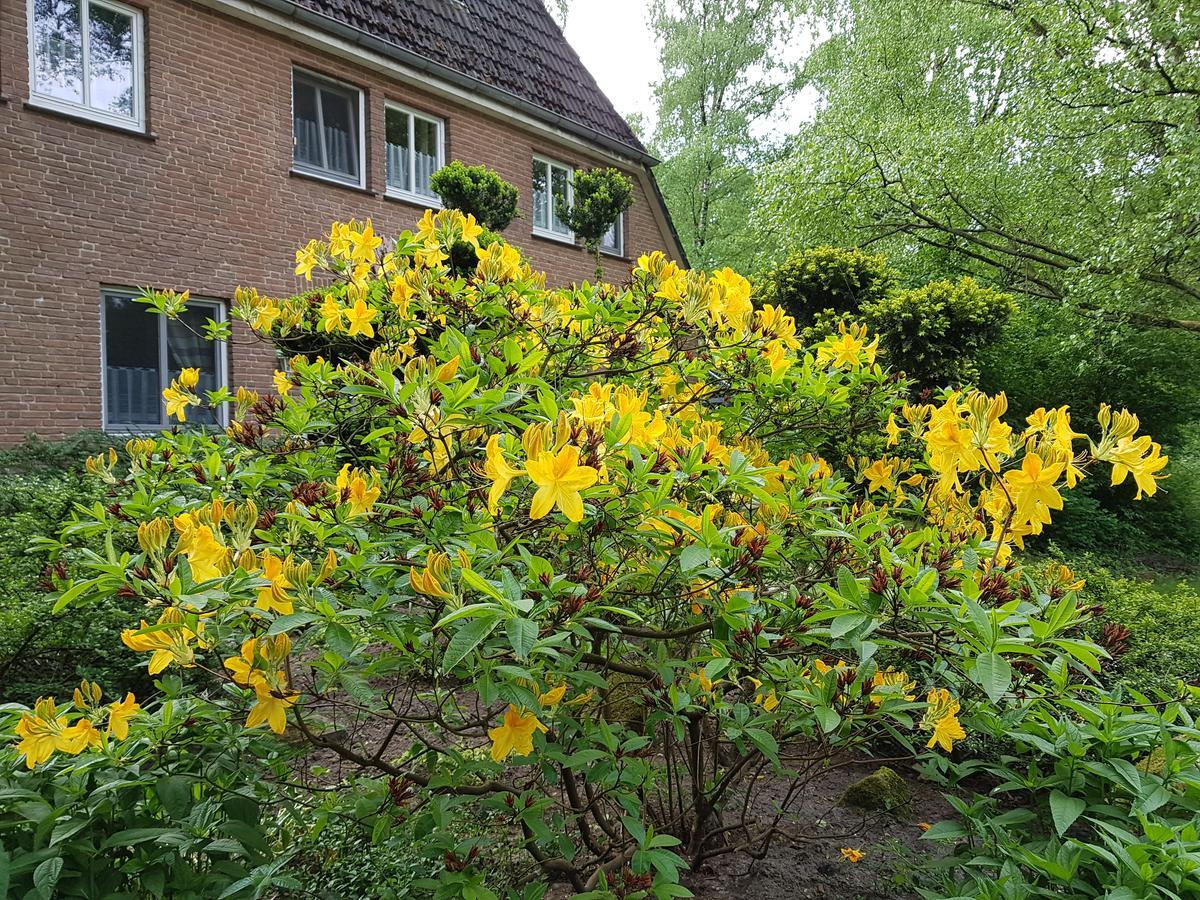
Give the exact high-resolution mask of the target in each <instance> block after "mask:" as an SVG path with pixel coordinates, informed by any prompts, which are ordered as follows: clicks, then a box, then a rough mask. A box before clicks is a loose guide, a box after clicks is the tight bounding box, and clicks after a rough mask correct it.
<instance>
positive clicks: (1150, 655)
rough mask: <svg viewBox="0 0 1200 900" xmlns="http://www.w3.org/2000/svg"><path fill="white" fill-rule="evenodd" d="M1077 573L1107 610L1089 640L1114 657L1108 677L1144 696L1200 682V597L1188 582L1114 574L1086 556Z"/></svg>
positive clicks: (1091, 628) (1089, 593)
mask: <svg viewBox="0 0 1200 900" xmlns="http://www.w3.org/2000/svg"><path fill="white" fill-rule="evenodd" d="M1073 568H1074V569H1075V572H1076V574H1077V575H1079V576H1080V577H1082V578H1086V580H1087V586H1086V588H1085V595H1086V596H1087V597H1088V598H1089V599H1091V600H1092V601H1094V602H1095V603H1097V604H1098V605H1099V607H1100V608H1101V610H1102V611H1101V612H1100V614H1099V616H1098V617H1097V618H1096V620H1095V622H1094V623H1093V624H1092V625H1091V626H1089V629H1088V631H1089V635H1090V636H1091V638H1092V639H1093V640H1095V641H1096V642H1097V643H1099V644H1100V645H1101V646H1103V647H1105V648H1106V649H1107V650H1108V652H1109V653H1110V654H1111V655H1112V659H1111V660H1110V661H1106V662H1105V665H1104V677H1105V678H1106V679H1107V680H1109V681H1111V682H1119V683H1121V684H1125V685H1128V686H1130V687H1133V688H1136V689H1137V690H1140V691H1146V690H1151V689H1160V690H1164V691H1173V690H1174V689H1175V686H1176V683H1177V682H1178V681H1179V680H1180V679H1183V680H1184V681H1195V680H1197V679H1200V637H1198V636H1197V633H1196V622H1197V621H1198V620H1200V592H1198V591H1197V590H1196V587H1195V586H1194V585H1192V584H1189V583H1188V582H1187V581H1184V580H1175V581H1172V580H1170V579H1167V580H1164V581H1162V582H1150V581H1147V580H1146V578H1145V576H1144V575H1143V577H1140V578H1139V577H1136V575H1131V574H1113V573H1112V572H1111V571H1109V570H1108V569H1107V568H1105V567H1104V566H1102V565H1099V564H1097V562H1096V560H1095V558H1092V557H1085V558H1083V559H1082V560H1080V561H1078V562H1077V563H1076V564H1075V565H1074V566H1073Z"/></svg>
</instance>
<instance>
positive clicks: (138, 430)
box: [100, 286, 229, 434]
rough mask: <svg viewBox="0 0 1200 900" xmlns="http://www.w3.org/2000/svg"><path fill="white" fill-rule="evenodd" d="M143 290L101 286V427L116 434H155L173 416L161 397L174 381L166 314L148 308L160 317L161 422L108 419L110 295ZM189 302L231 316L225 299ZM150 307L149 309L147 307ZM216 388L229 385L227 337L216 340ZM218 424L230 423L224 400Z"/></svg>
mask: <svg viewBox="0 0 1200 900" xmlns="http://www.w3.org/2000/svg"><path fill="white" fill-rule="evenodd" d="M140 294H141V291H138V290H132V289H130V288H124V287H111V286H109V287H102V288H101V289H100V422H101V428H102V429H103V430H104V431H111V432H113V433H115V434H154V433H156V432H159V431H162V430H164V429H166V428H170V427H171V425H172V423H173V422H174V420H173V419H170V418H168V416H167V407H166V401H164V400H163V399H162V392H163V391H164V390H166V389H167V388H168V387H170V385H171V379H170V374H171V370H170V368H169V367H168V360H169V358H170V356H169V351H168V348H167V317H166V316H162V315H156V314H155V313H151V312H147V313H146V315H148V316H150V315H154V316H155V317H156V318H157V319H158V326H159V327H158V380H159V398H158V399H159V413H160V416H159V424H157V425H150V424H144V423H130V422H110V421H109V420H108V298H109V297H137V296H139V295H140ZM188 306H189V308H190V307H198V306H205V307H208V308H210V309H212V310H213V311H214V312H215V313H216V314H215V315H211V316H209V318H210V319H213V320H214V321H217V322H224V321H226V319H227V316H228V309H227V308H226V304H225V303H224V301H222V300H214V299H212V298H197V297H189V298H188ZM147 309H149V308H148V307H147ZM216 344H217V352H216V362H217V388H218V389H220V388H221V387H229V345H228V342H227V341H217V342H216ZM216 414H217V425H218V426H219V427H221V428H224V427H226V426H227V425H228V424H229V411H228V407H227V404H221V406H219V407H217V410H216Z"/></svg>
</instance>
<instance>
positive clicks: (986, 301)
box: [861, 277, 1015, 386]
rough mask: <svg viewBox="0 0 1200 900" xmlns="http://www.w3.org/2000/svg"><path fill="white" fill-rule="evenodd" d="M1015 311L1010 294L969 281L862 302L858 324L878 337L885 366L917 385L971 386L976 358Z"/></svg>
mask: <svg viewBox="0 0 1200 900" xmlns="http://www.w3.org/2000/svg"><path fill="white" fill-rule="evenodd" d="M1014 309H1015V304H1014V303H1013V299H1012V297H1011V296H1010V295H1009V294H1006V293H1003V292H1001V291H998V290H995V289H994V288H989V287H984V286H982V285H980V284H978V283H977V282H976V281H975V279H973V278H970V277H964V278H960V279H959V280H958V281H934V282H931V283H930V284H927V285H924V286H923V287H919V288H912V289H907V290H899V291H894V292H892V293H890V294H888V295H887V296H884V297H881V298H879V299H877V300H871V301H868V302H866V303H864V304H863V306H862V309H861V314H862V316H861V318H862V321H863V322H865V323H866V324H867V327H868V328H870V329H871V330H872V331H876V332H878V333H879V336H880V346H881V347H882V348H883V349H884V351H885V352H886V353H887V354H888V357H887V358H888V361H889V363H890V364H891V365H892V366H894V367H895V368H897V369H900V370H902V371H903V372H904V373H905V374H906V375H907V376H908V377H909V378H912V379H913V380H914V381H916V382H917V383H918V384H920V385H929V386H944V385H961V384H970V383H973V382H975V381H976V380H977V378H978V374H979V373H978V368H977V364H976V360H977V359H978V356H979V354H980V353H981V352H982V351H983V350H985V349H986V348H988V347H990V346H991V344H992V343H994V342H995V340H996V339H997V337H999V335H1000V332H1001V330H1002V329H1003V327H1004V325H1005V323H1006V322H1007V321H1008V318H1009V316H1010V315H1011V314H1012V312H1013V310H1014Z"/></svg>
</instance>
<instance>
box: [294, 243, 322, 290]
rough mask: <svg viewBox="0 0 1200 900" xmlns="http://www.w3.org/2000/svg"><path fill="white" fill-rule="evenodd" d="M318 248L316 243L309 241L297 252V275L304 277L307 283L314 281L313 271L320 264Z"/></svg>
mask: <svg viewBox="0 0 1200 900" xmlns="http://www.w3.org/2000/svg"><path fill="white" fill-rule="evenodd" d="M317 247H318V244H317V242H316V241H309V242H308V243H307V244H306V245H305V246H303V247H301V248H300V249H299V250H297V251H296V274H297V275H303V276H304V280H305V281H312V270H313V269H314V268H316V265H317V262H318V260H317Z"/></svg>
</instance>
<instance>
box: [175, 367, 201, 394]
mask: <svg viewBox="0 0 1200 900" xmlns="http://www.w3.org/2000/svg"><path fill="white" fill-rule="evenodd" d="M179 383H180V384H181V385H183V386H184V387H185V388H187V389H188V390H189V391H191V390H195V388H196V385H197V384H199V383H200V370H199V369H193V368H186V369H183V370H182V371H180V373H179Z"/></svg>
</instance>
